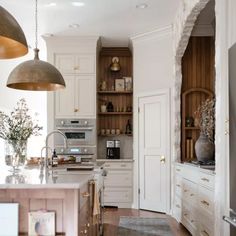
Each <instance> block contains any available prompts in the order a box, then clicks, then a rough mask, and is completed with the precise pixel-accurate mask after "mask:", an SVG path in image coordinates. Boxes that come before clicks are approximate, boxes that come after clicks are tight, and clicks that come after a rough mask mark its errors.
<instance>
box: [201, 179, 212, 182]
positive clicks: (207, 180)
mask: <svg viewBox="0 0 236 236" xmlns="http://www.w3.org/2000/svg"><path fill="white" fill-rule="evenodd" d="M201 180H202V181H205V182H210V180H209V179H207V178H201Z"/></svg>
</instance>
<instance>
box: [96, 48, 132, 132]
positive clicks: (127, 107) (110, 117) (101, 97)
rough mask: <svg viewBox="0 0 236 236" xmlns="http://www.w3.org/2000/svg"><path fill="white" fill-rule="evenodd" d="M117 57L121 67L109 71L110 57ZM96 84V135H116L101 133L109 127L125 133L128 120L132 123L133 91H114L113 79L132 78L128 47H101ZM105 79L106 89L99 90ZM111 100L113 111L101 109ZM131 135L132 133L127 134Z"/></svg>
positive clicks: (130, 55) (130, 57)
mask: <svg viewBox="0 0 236 236" xmlns="http://www.w3.org/2000/svg"><path fill="white" fill-rule="evenodd" d="M114 57H117V58H119V64H120V67H121V69H120V70H119V71H111V70H110V65H111V63H112V58H114ZM98 74H99V76H98V86H97V101H98V102H97V106H98V107H97V111H98V124H97V129H98V135H99V136H100V135H102V136H116V135H117V133H115V134H106V133H105V134H104V133H103V134H102V133H101V130H105V132H106V130H107V129H109V130H110V131H111V130H117V129H118V130H119V131H120V134H119V135H127V134H125V129H126V125H127V122H128V120H130V122H131V123H132V117H133V108H132V105H133V91H132V89H131V90H129V91H127V90H125V89H124V91H116V88H115V80H116V79H122V78H123V77H131V78H132V54H131V52H130V50H129V48H124V47H112V48H106V47H105V48H102V49H101V51H100V55H99V66H98ZM104 81H105V83H106V90H101V84H102V83H103V82H104ZM108 102H112V104H113V107H114V111H112V112H111V111H109V112H108V111H106V112H102V111H101V105H103V104H105V105H107V103H108ZM128 135H132V134H128Z"/></svg>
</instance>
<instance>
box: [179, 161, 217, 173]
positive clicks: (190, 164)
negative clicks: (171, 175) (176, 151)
mask: <svg viewBox="0 0 236 236" xmlns="http://www.w3.org/2000/svg"><path fill="white" fill-rule="evenodd" d="M175 165H179V166H181V165H184V166H188V167H190V168H198V169H199V170H200V171H201V172H204V173H208V174H212V175H215V167H214V166H208V168H207V167H202V166H200V165H195V164H192V163H187V162H184V163H179V162H175Z"/></svg>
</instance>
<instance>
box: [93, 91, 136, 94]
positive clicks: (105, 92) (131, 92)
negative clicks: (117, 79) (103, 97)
mask: <svg viewBox="0 0 236 236" xmlns="http://www.w3.org/2000/svg"><path fill="white" fill-rule="evenodd" d="M98 93H99V94H112V95H113V94H130V95H132V94H133V91H98Z"/></svg>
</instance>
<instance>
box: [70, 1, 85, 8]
mask: <svg viewBox="0 0 236 236" xmlns="http://www.w3.org/2000/svg"><path fill="white" fill-rule="evenodd" d="M71 4H72V5H73V6H75V7H83V6H84V2H77V1H74V2H71Z"/></svg>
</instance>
